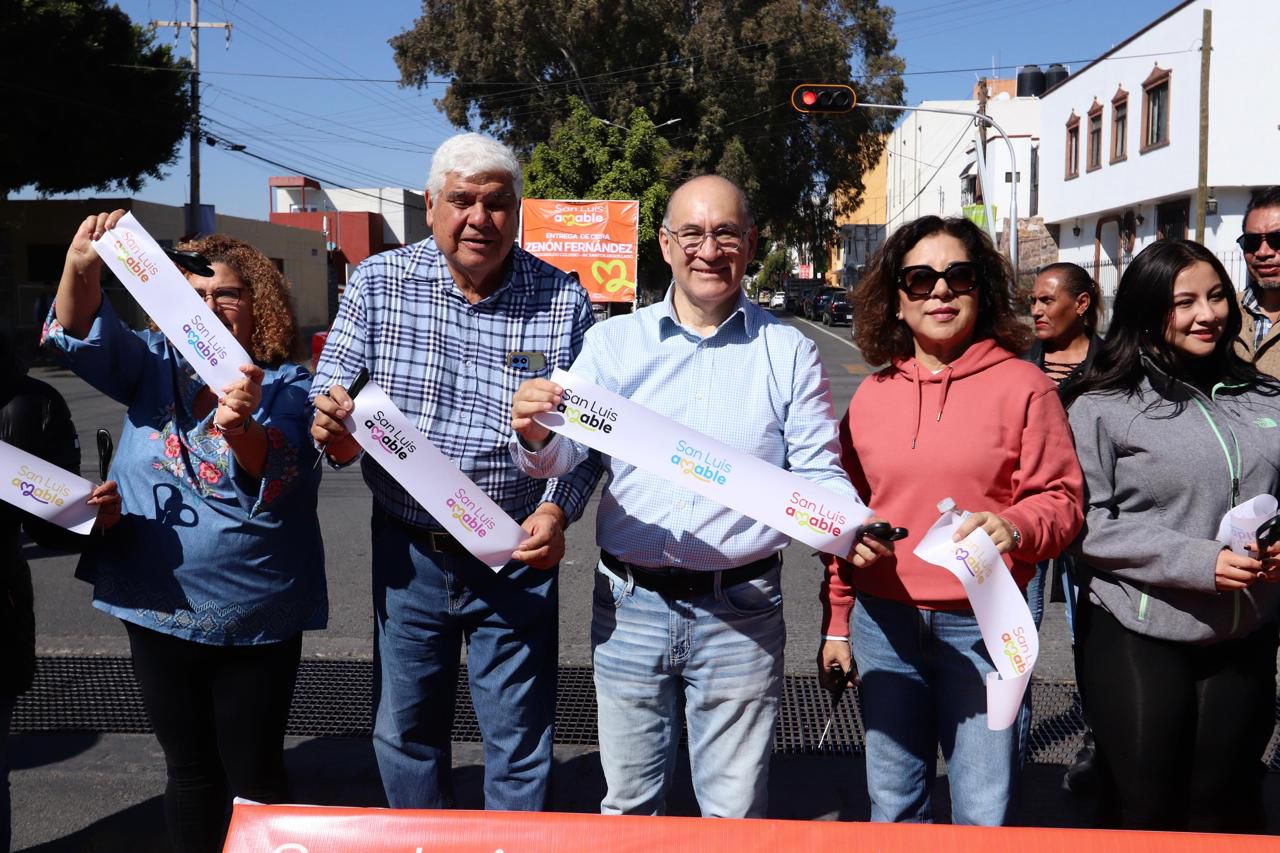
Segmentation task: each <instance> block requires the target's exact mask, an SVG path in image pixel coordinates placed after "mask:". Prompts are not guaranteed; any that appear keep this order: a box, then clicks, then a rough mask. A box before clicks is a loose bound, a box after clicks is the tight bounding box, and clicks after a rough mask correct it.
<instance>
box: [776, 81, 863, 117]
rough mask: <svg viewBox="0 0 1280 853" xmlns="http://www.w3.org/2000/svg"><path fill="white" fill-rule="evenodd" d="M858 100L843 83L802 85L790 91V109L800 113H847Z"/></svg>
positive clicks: (850, 88)
mask: <svg viewBox="0 0 1280 853" xmlns="http://www.w3.org/2000/svg"><path fill="white" fill-rule="evenodd" d="M857 102H858V98H857V96H856V95H854V94H853V87H852V86H846V85H844V84H843V83H802V84H800V85H799V86H796V87H795V88H794V89H792V90H791V108H792V109H793V110H795V111H796V112H801V113H847V112H849V110H851V109H853V105H854V104H856V103H857Z"/></svg>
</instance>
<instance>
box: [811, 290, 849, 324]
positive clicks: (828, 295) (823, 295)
mask: <svg viewBox="0 0 1280 853" xmlns="http://www.w3.org/2000/svg"><path fill="white" fill-rule="evenodd" d="M844 295H845V294H844V290H843V289H841V288H838V287H827V288H823V289H822V290H819V291H817V292H816V293H814V296H813V301H812V302H811V303H810V304H809V313H808V314H806V315H805V318H806V319H809V320H821V319H822V315H823V312H825V311H826V310H827V306H828V305H830V304H831V300H832V299H834V298H836V297H837V296H840V297H843V296H844Z"/></svg>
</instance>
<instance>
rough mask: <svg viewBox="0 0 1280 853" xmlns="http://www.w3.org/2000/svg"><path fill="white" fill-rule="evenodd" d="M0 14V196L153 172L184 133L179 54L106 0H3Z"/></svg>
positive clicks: (127, 185)
mask: <svg viewBox="0 0 1280 853" xmlns="http://www.w3.org/2000/svg"><path fill="white" fill-rule="evenodd" d="M0 21H3V22H4V24H3V25H2V26H0V57H3V58H0V91H4V92H5V93H6V94H7V95H8V97H7V99H6V100H7V101H8V103H9V117H8V119H7V120H6V121H4V122H2V123H0V198H4V197H5V196H6V195H8V194H9V193H10V192H13V191H15V190H18V189H21V188H23V187H26V186H33V187H34V188H35V189H36V190H37V191H39V192H41V193H61V192H72V191H74V190H79V189H86V188H93V189H98V190H108V189H126V190H129V191H133V192H136V191H137V190H138V189H140V188H141V186H142V183H143V180H144V179H145V178H147V177H157V178H158V177H160V169H161V167H163V166H166V165H168V164H169V163H172V162H173V160H174V158H175V156H176V153H177V147H178V145H179V143H181V141H182V139H183V136H184V135H185V134H186V133H187V128H188V99H187V94H186V91H187V90H186V87H187V85H188V83H187V75H186V73H185V69H186V68H187V67H188V66H187V63H186V62H185V61H175V60H174V59H173V56H172V54H171V52H170V51H169V48H168V47H164V46H157V45H154V44H153V43H152V38H151V36H150V35H149V34H148V32H147V31H146V30H144V29H142V28H141V27H137V26H134V25H133V23H132V22H131V21H130V20H129V17H128V16H127V15H126V14H125V13H124V12H122V11H120V9H119V8H118V7H117V6H114V5H111V6H108V5H107V3H106V0H0ZM148 69H154V70H148ZM19 116H21V117H19Z"/></svg>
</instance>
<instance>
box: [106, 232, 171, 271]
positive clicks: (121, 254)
mask: <svg viewBox="0 0 1280 853" xmlns="http://www.w3.org/2000/svg"><path fill="white" fill-rule="evenodd" d="M112 245H113V246H114V248H115V250H116V258H118V259H119V261H120V263H122V264H124V265H125V268H126V269H128V270H129V272H131V273H133V276H134V278H136V279H138V281H141V282H143V283H146V282H148V281H150V280H151V279H152V278H154V277H155V276H157V275H159V274H160V268H159V267H157V266H156V264H155V261H153V260H151V258H150V257H149V256H148V255H147V253H146V252H145V251H144V250H143V248H142V244H140V243H139V242H138V240H137V238H136V237H134V236H133V235H132V234H130V233H129V232H128V231H125V232H123V233H122V234H121V235H120V236H119V237H117V238H116V239H115V240H113V241H112Z"/></svg>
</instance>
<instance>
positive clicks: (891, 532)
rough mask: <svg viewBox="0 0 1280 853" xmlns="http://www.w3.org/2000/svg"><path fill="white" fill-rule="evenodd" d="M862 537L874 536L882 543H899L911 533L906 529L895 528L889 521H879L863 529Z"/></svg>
mask: <svg viewBox="0 0 1280 853" xmlns="http://www.w3.org/2000/svg"><path fill="white" fill-rule="evenodd" d="M860 535H861V536H874V537H875V538H877V539H879V540H880V541H881V542H897V541H899V540H901V539H906V538H907V537H908V536H910V535H911V532H910V531H909V530H907V528H905V527H893V526H892V525H890V524H889V522H887V521H877V522H876V523H875V524H868V525H867V526H866V527H864V528H862V533H861V534H860Z"/></svg>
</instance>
